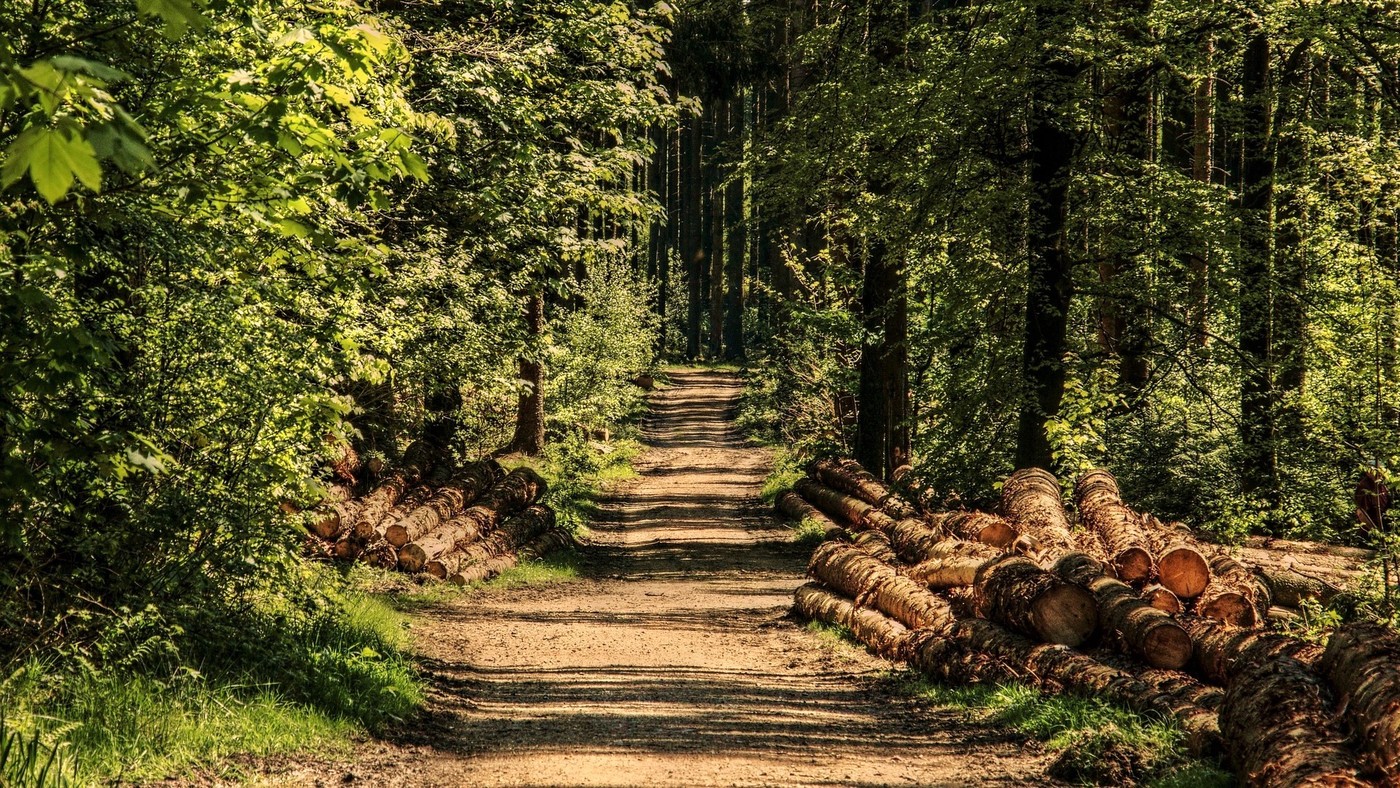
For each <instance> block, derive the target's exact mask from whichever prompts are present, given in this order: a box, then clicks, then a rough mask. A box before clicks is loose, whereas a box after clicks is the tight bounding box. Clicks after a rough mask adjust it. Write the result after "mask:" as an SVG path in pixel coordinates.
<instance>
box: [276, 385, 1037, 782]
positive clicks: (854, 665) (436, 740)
mask: <svg viewBox="0 0 1400 788" xmlns="http://www.w3.org/2000/svg"><path fill="white" fill-rule="evenodd" d="M671 379H672V385H671V386H670V387H668V388H666V389H664V390H662V391H659V392H658V393H657V394H656V395H655V396H654V399H653V407H652V414H651V416H650V418H649V420H648V424H647V432H646V437H647V443H648V445H649V447H650V448H649V449H648V451H647V452H646V454H645V455H644V456H643V457H642V459H641V464H640V471H641V477H640V478H639V479H636V480H634V481H633V482H630V483H628V484H627V485H625V486H624V487H623V488H622V489H619V490H617V491H616V492H615V493H614V494H613V498H612V500H610V501H609V502H608V503H607V505H606V510H605V512H604V515H603V517H602V518H601V519H600V521H599V522H597V523H595V524H594V525H593V526H592V530H593V544H592V546H590V547H589V548H588V549H587V551H586V555H585V563H584V571H583V577H582V578H581V579H578V580H575V581H572V582H568V583H562V584H559V585H556V586H552V587H545V588H539V587H535V588H517V589H501V590H493V591H487V592H483V593H480V594H476V595H473V596H471V597H469V598H464V599H462V600H460V601H459V602H454V603H452V604H450V605H447V606H443V607H440V608H437V609H433V610H429V611H426V612H424V613H421V614H418V615H417V618H418V626H417V627H416V631H417V632H418V633H419V634H418V638H417V645H418V649H419V650H420V651H421V652H422V654H423V655H424V656H425V658H426V660H427V664H428V665H429V666H430V668H431V671H432V684H433V687H432V697H431V699H430V704H429V708H428V709H427V711H426V712H425V714H424V715H423V717H422V718H420V719H418V720H415V721H413V722H412V723H411V724H407V725H405V726H403V729H402V730H401V731H400V732H398V733H397V734H395V735H393V736H392V737H391V738H390V740H387V741H376V742H370V743H367V744H365V745H363V746H361V747H360V748H359V749H358V752H357V755H356V760H355V762H354V763H352V764H350V765H345V764H341V765H339V766H337V767H331V769H333V770H330V769H328V770H327V771H320V773H319V774H306V773H302V774H300V775H293V774H287V775H286V776H287V777H288V778H290V779H292V780H293V781H300V782H311V783H315V782H320V783H326V784H328V783H331V782H344V783H349V784H360V783H365V784H372V785H375V786H391V785H404V786H410V785H412V786H419V785H423V786H438V785H442V786H447V785H451V786H495V785H610V786H614V785H615V786H630V785H674V786H701V785H794V784H803V785H982V784H998V785H1007V784H1043V783H1044V779H1045V778H1044V773H1045V763H1046V762H1045V758H1044V757H1043V756H1037V755H1035V754H1034V753H1033V752H1032V751H1030V750H1028V749H1026V748H1025V747H1023V745H1022V744H1021V743H1019V742H1018V741H1017V740H1016V739H1015V738H1014V737H1009V736H1007V735H1006V734H1005V733H1004V732H1002V731H999V730H997V729H995V728H989V727H984V726H980V725H977V724H974V723H969V722H967V721H966V720H965V719H964V715H962V714H961V713H959V712H953V711H940V710H930V709H926V708H922V707H920V706H919V704H917V703H915V702H913V701H910V700H908V699H906V698H903V697H900V696H899V695H898V694H894V693H892V692H890V691H888V688H887V686H886V684H887V682H886V681H885V680H884V679H883V676H884V674H885V672H886V671H887V670H888V669H889V665H888V664H887V663H884V662H882V661H880V660H877V659H875V658H872V657H869V656H867V655H866V654H864V653H863V652H859V651H856V650H855V649H851V648H847V647H845V646H841V645H835V644H833V643H832V642H830V641H829V640H827V639H824V638H822V637H820V636H818V635H816V634H813V633H811V632H808V631H806V630H804V629H803V628H802V627H801V626H800V625H798V624H795V623H793V622H791V621H789V620H787V619H786V618H785V615H786V613H787V610H788V607H789V605H790V604H791V600H792V591H793V589H794V588H796V587H797V586H798V585H799V584H800V583H802V582H803V578H802V570H803V567H804V563H805V551H803V550H801V549H799V548H798V547H796V546H794V545H792V544H791V543H790V542H789V541H788V532H787V531H786V530H785V529H783V528H782V527H781V526H780V525H778V524H776V523H775V522H773V521H772V520H771V519H770V518H769V516H768V515H767V513H766V511H765V509H764V508H763V506H762V504H761V502H760V501H759V500H758V491H759V487H760V485H761V483H762V481H763V478H764V476H765V474H766V473H767V470H768V463H769V455H768V453H767V452H766V451H764V450H762V449H755V448H752V447H748V446H745V445H744V443H743V441H742V440H740V438H739V437H738V436H737V435H736V434H735V432H734V430H733V426H732V423H733V409H734V406H735V404H736V402H737V398H738V394H739V391H740V383H739V380H738V379H737V378H736V377H735V376H733V375H729V374H723V373H717V372H708V371H680V372H675V373H673V374H672V376H671ZM326 766H329V765H326Z"/></svg>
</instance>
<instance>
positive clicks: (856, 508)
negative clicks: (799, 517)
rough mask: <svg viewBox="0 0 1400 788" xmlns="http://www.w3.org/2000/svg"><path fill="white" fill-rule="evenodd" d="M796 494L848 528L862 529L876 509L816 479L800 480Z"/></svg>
mask: <svg viewBox="0 0 1400 788" xmlns="http://www.w3.org/2000/svg"><path fill="white" fill-rule="evenodd" d="M792 489H793V491H794V492H796V493H797V494H798V495H801V496H802V497H803V498H804V499H806V501H807V502H808V503H810V504H812V505H813V506H815V507H817V508H818V509H820V510H821V511H822V512H823V513H825V514H826V515H827V516H828V517H830V518H831V519H833V520H835V521H836V522H838V523H840V524H842V525H844V526H846V527H847V528H860V527H862V525H863V524H864V522H865V518H866V516H867V515H868V514H870V512H871V511H873V510H874V507H873V506H871V505H870V504H868V503H866V502H865V501H862V500H861V499H859V498H857V497H855V496H853V495H847V494H845V493H843V492H839V491H837V490H833V489H831V488H830V487H827V486H826V485H824V484H822V483H821V482H818V481H816V480H814V479H799V480H798V481H797V483H796V484H794V485H793V486H792Z"/></svg>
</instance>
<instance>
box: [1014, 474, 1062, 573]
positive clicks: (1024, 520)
mask: <svg viewBox="0 0 1400 788" xmlns="http://www.w3.org/2000/svg"><path fill="white" fill-rule="evenodd" d="M1000 511H1001V515H1002V516H1003V517H1005V518H1006V519H1008V520H1010V521H1011V523H1012V524H1013V525H1015V526H1016V529H1017V530H1019V531H1020V532H1021V533H1022V535H1023V536H1028V537H1030V538H1031V539H1034V540H1035V544H1034V546H1033V547H1032V553H1033V554H1035V555H1037V556H1038V557H1043V558H1049V559H1055V558H1058V557H1059V556H1061V555H1064V554H1066V553H1073V552H1076V551H1077V550H1078V546H1077V544H1076V542H1075V538H1074V534H1073V532H1071V531H1070V527H1069V518H1068V517H1067V516H1066V515H1065V505H1064V502H1063V500H1062V499H1061V497H1060V483H1059V482H1058V481H1057V480H1056V479H1055V477H1054V476H1053V475H1051V474H1050V472H1048V471H1045V470H1042V469H1040V468H1023V469H1021V470H1019V471H1016V472H1015V473H1013V474H1011V475H1010V476H1009V477H1007V479H1006V483H1005V484H1003V485H1002V488H1001V504H1000Z"/></svg>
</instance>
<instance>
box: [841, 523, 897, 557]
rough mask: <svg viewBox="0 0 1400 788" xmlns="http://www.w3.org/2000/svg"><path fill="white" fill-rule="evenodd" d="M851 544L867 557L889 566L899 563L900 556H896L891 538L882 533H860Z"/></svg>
mask: <svg viewBox="0 0 1400 788" xmlns="http://www.w3.org/2000/svg"><path fill="white" fill-rule="evenodd" d="M851 544H852V545H854V546H855V547H857V548H859V549H860V551H861V552H863V553H865V554H866V555H869V556H871V557H873V558H876V559H878V560H880V561H884V562H885V563H887V564H893V563H896V562H897V561H899V556H897V555H895V552H894V547H892V546H891V545H890V538H889V537H888V536H885V534H884V533H883V532H881V531H859V532H857V533H856V535H855V537H853V538H852V539H851Z"/></svg>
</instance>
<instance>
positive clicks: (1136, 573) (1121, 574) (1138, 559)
mask: <svg viewBox="0 0 1400 788" xmlns="http://www.w3.org/2000/svg"><path fill="white" fill-rule="evenodd" d="M1113 571H1114V572H1115V573H1117V575H1118V579H1119V580H1122V581H1123V582H1124V583H1141V582H1143V581H1145V580H1147V579H1148V578H1149V577H1151V576H1152V554H1151V553H1149V552H1147V551H1146V550H1144V549H1142V548H1141V547H1130V548H1128V549H1127V550H1124V551H1123V552H1121V553H1119V554H1118V555H1116V556H1114V557H1113Z"/></svg>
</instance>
